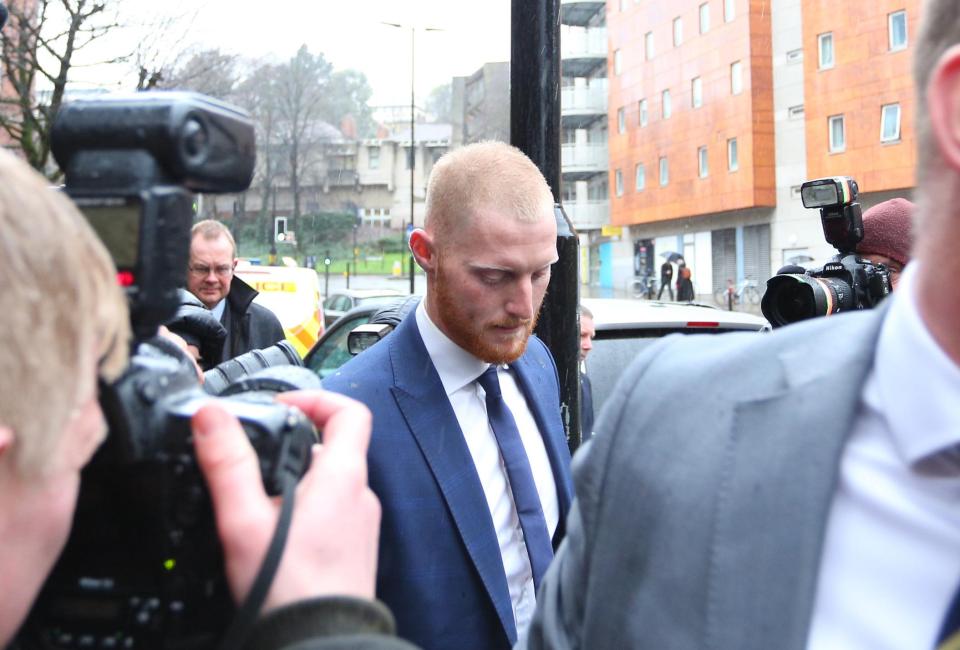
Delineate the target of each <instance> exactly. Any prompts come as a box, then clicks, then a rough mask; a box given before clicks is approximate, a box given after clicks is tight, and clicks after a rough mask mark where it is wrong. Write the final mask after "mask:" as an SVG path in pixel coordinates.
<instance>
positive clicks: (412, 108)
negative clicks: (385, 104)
mask: <svg viewBox="0 0 960 650" xmlns="http://www.w3.org/2000/svg"><path fill="white" fill-rule="evenodd" d="M416 33H417V30H416V28H415V27H413V26H412V25H411V26H410V161H409V162H410V227H411V228H416V225H415V224H414V221H413V173H414V171H415V170H416V167H417V150H416V148H415V147H416V139H415V138H414V137H413V134H414V117H415V115H414V113H415V111H416V104H415V103H414V97H415V90H414V86H413V76H414V72H415V71H416V65H415V63H414V38H415V34H416ZM404 243H406V238H404ZM408 248H409V247H408ZM413 265H414V262H413V252H411V253H410V295H411V296H412V295H413V293H414V287H413V284H414V280H413Z"/></svg>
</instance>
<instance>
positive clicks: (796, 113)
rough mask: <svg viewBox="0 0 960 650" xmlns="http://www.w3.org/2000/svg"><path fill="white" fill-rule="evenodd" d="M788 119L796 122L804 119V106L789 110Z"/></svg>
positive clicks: (800, 105) (792, 107)
mask: <svg viewBox="0 0 960 650" xmlns="http://www.w3.org/2000/svg"><path fill="white" fill-rule="evenodd" d="M787 117H788V118H790V119H791V120H796V119H799V118H801V117H803V104H797V105H796V106H791V107H790V108H788V109H787Z"/></svg>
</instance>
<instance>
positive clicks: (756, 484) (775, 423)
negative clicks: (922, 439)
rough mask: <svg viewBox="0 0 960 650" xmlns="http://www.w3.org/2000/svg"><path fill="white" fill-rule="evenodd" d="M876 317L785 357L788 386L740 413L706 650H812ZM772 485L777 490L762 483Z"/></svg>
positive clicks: (723, 495) (730, 453) (803, 344)
mask: <svg viewBox="0 0 960 650" xmlns="http://www.w3.org/2000/svg"><path fill="white" fill-rule="evenodd" d="M875 316H876V317H874V318H861V319H859V320H857V319H854V320H852V321H851V324H852V325H854V326H853V327H848V328H846V329H843V328H834V330H833V332H834V333H838V334H842V336H829V337H823V338H820V339H819V340H800V339H797V341H796V344H795V345H794V347H792V348H790V350H789V351H788V352H786V353H784V354H782V355H781V358H780V361H781V365H782V368H783V373H784V374H783V382H782V383H778V382H777V379H776V378H772V379H770V382H769V384H768V385H774V386H777V388H776V389H775V392H773V393H772V394H768V395H766V396H755V397H752V398H748V399H745V400H744V401H742V402H741V403H739V404H738V405H737V407H736V409H735V412H734V417H733V419H732V427H731V431H730V432H729V437H728V441H727V446H726V459H725V461H724V472H725V474H726V476H725V479H724V480H723V482H722V483H721V488H720V490H719V493H718V495H717V501H716V504H717V505H716V508H717V510H716V512H717V515H716V523H715V527H714V535H713V540H712V544H711V555H712V560H711V564H712V566H713V571H712V572H711V577H710V583H709V585H708V590H709V592H708V598H709V603H710V605H709V607H708V619H707V639H706V645H707V646H709V647H721V648H783V649H791V648H795V649H797V650H800V649H802V648H804V647H805V644H806V638H807V632H808V629H809V625H810V618H811V615H812V609H813V600H814V597H815V595H816V582H817V577H818V573H819V568H820V554H821V550H822V547H823V538H824V534H825V531H826V525H827V518H828V515H829V512H830V506H831V503H832V498H833V494H834V491H835V489H836V484H837V479H838V470H839V464H840V460H841V457H842V453H843V448H844V445H845V443H846V439H847V435H848V433H849V432H850V429H851V427H852V425H853V422H854V420H855V417H856V414H857V411H858V407H859V403H860V393H861V391H862V388H863V381H864V379H865V378H866V376H867V373H868V372H869V370H870V366H871V364H872V361H873V351H874V347H875V343H876V336H877V334H878V332H879V325H880V322H881V320H882V319H881V317H880V314H875ZM813 338H816V337H811V339H813ZM824 339H826V340H824ZM853 342H855V343H853ZM851 343H853V345H851ZM758 467H765V468H766V469H765V470H764V471H759V472H758V471H756V468H758ZM770 476H776V477H778V478H777V480H776V483H772V482H763V481H762V480H761V478H760V477H770ZM767 481H769V479H767ZM731 621H751V622H755V624H749V625H746V624H745V625H742V626H737V625H731V624H730V622H731Z"/></svg>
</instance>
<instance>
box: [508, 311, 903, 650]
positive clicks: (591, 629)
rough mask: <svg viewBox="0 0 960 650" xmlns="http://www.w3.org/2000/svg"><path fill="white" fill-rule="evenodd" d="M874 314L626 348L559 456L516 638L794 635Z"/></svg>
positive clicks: (799, 639)
mask: <svg viewBox="0 0 960 650" xmlns="http://www.w3.org/2000/svg"><path fill="white" fill-rule="evenodd" d="M884 312H885V310H882V309H881V310H878V311H875V312H865V313H856V314H849V315H844V316H842V317H833V318H830V319H818V320H816V321H810V322H808V323H802V324H797V325H792V326H790V327H787V328H783V329H781V330H779V331H777V332H775V333H772V334H768V335H757V334H734V335H723V336H719V337H715V336H687V337H668V338H667V339H664V340H663V341H661V342H658V343H657V344H656V345H654V346H651V348H650V349H648V350H647V352H646V353H645V354H643V355H641V356H640V357H638V358H637V359H636V360H635V361H634V362H633V364H632V365H631V366H630V368H629V369H628V370H627V372H626V373H625V374H624V377H623V378H622V379H621V381H620V382H619V384H618V386H617V388H616V389H615V391H614V395H613V396H612V397H611V399H610V401H609V402H608V405H607V406H605V408H604V409H603V412H602V413H601V414H600V417H599V420H598V422H597V426H596V432H597V434H596V436H595V438H594V440H593V441H592V442H591V444H590V445H588V446H587V448H586V449H584V450H583V451H582V452H581V453H580V454H578V455H577V457H576V458H575V462H574V475H575V476H574V478H575V488H576V496H577V500H576V501H575V503H574V506H573V508H572V510H571V514H570V519H569V524H568V536H567V539H566V540H565V541H564V543H563V545H562V546H561V549H560V550H559V552H558V555H557V558H556V560H555V561H554V564H553V565H552V566H551V568H550V571H549V572H548V574H547V577H546V579H545V581H544V584H543V585H542V586H541V590H540V593H539V594H538V609H537V615H536V617H535V620H534V622H533V624H532V626H531V628H530V630H529V636H528V638H527V639H525V640H524V641H523V642H522V643H523V644H526V646H527V647H531V648H593V647H595V648H620V647H624V648H639V647H650V648H671V649H678V650H682V649H686V648H690V649H691V650H692V649H694V648H697V649H701V648H723V649H727V648H729V649H734V648H737V649H750V648H757V649H760V648H770V647H776V648H797V649H798V650H799V649H800V648H803V647H804V643H805V640H806V633H807V627H808V624H809V618H810V612H811V607H812V600H813V596H814V593H815V586H816V584H815V583H816V575H817V570H818V567H819V557H820V550H821V544H822V538H823V532H824V528H825V525H826V518H827V514H828V512H829V505H830V501H831V497H832V495H833V492H834V488H835V485H836V476H837V468H838V463H839V459H840V456H841V452H842V449H843V445H844V442H845V440H846V436H847V433H848V432H849V430H850V427H851V423H852V422H853V418H854V416H855V414H856V412H857V408H858V405H859V395H860V392H861V390H862V384H863V380H864V378H865V377H866V375H867V373H868V371H869V369H870V366H871V364H872V361H873V351H874V347H875V344H876V338H877V335H878V332H879V329H880V323H881V322H882V317H883V313H884ZM681 400H682V401H681Z"/></svg>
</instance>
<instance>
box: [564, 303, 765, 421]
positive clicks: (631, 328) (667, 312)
mask: <svg viewBox="0 0 960 650" xmlns="http://www.w3.org/2000/svg"><path fill="white" fill-rule="evenodd" d="M583 304H584V306H586V307H587V309H589V310H590V311H591V312H593V317H594V319H593V322H594V324H595V325H596V328H597V335H596V337H595V338H594V340H593V351H592V352H591V353H590V355H589V356H588V357H587V361H586V367H587V375H588V376H589V377H590V384H591V386H592V388H593V407H594V412H595V413H596V414H597V415H599V414H600V409H601V408H602V407H603V404H604V402H606V400H607V398H609V397H610V394H611V393H612V391H613V387H614V385H615V384H616V383H617V380H618V379H619V378H620V375H622V374H623V371H624V370H626V368H627V366H628V365H630V362H631V361H633V359H634V358H635V357H636V356H637V354H639V353H640V351H641V350H643V349H644V348H645V347H647V346H648V345H650V344H651V343H653V342H654V341H655V340H656V339H658V338H661V337H663V336H667V335H668V334H721V333H724V332H738V331H753V332H760V331H769V330H770V324H769V323H767V321H766V320H765V319H763V318H761V317H759V316H754V315H753V314H748V313H744V312H736V311H725V310H723V309H718V308H716V307H712V306H710V305H701V304H697V303H676V302H656V301H647V300H627V299H617V298H594V299H590V298H585V299H584V300H583Z"/></svg>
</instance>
